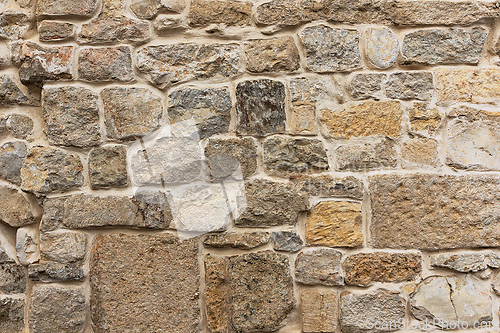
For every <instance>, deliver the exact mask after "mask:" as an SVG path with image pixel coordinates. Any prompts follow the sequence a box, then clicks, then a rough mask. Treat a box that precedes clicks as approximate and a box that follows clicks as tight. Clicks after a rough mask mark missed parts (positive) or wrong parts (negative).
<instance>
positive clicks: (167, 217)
mask: <svg viewBox="0 0 500 333" xmlns="http://www.w3.org/2000/svg"><path fill="white" fill-rule="evenodd" d="M132 201H133V202H134V203H135V204H136V205H137V207H139V211H140V212H141V214H142V220H143V223H144V225H147V226H148V227H150V228H153V229H167V228H168V227H169V226H170V222H172V211H171V210H170V205H169V202H168V199H167V195H166V194H165V193H164V192H162V191H153V190H141V189H140V190H139V191H137V192H136V193H135V195H134V197H133V198H132Z"/></svg>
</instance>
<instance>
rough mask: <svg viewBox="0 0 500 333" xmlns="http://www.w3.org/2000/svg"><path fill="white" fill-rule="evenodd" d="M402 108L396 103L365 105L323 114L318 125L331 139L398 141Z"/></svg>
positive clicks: (354, 105) (369, 103) (370, 103)
mask: <svg viewBox="0 0 500 333" xmlns="http://www.w3.org/2000/svg"><path fill="white" fill-rule="evenodd" d="M402 117H403V108H402V106H401V103H400V102H398V101H380V102H379V101H368V102H364V103H361V104H351V105H349V106H347V107H346V108H344V109H341V110H338V111H331V110H322V111H321V119H320V120H321V122H322V123H323V125H324V126H325V127H326V129H327V130H328V133H329V134H330V135H331V136H332V137H334V138H343V139H350V138H351V137H366V136H373V135H384V136H389V137H393V138H396V137H399V136H400V135H401V119H402Z"/></svg>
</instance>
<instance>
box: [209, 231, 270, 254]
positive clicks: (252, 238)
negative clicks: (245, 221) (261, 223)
mask: <svg viewBox="0 0 500 333" xmlns="http://www.w3.org/2000/svg"><path fill="white" fill-rule="evenodd" d="M270 240H271V237H270V236H269V233H267V232H262V231H256V232H250V233H235V232H228V233H224V234H220V235H208V236H206V237H205V239H204V240H203V244H204V245H205V246H207V247H215V248H236V249H245V250H248V249H253V248H256V247H259V246H261V245H265V244H267V243H269V241H270Z"/></svg>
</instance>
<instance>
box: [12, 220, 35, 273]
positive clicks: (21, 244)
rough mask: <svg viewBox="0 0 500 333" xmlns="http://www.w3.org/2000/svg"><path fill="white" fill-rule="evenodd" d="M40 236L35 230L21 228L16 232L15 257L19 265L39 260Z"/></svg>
mask: <svg viewBox="0 0 500 333" xmlns="http://www.w3.org/2000/svg"><path fill="white" fill-rule="evenodd" d="M39 246H40V236H39V233H38V231H37V230H36V229H35V228H29V227H23V228H19V229H17V232H16V255H17V260H19V263H20V264H21V265H24V266H27V265H29V264H33V263H35V262H37V261H38V260H40V247H39Z"/></svg>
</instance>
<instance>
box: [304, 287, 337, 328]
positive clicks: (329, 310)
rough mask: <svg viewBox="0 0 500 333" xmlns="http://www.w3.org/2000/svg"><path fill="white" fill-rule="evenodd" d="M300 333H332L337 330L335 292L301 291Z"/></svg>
mask: <svg viewBox="0 0 500 333" xmlns="http://www.w3.org/2000/svg"><path fill="white" fill-rule="evenodd" d="M300 298H301V301H302V332H304V333H316V332H322V333H333V332H336V330H337V293H336V292H335V291H316V290H306V291H303V292H302V294H301V296H300Z"/></svg>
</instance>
